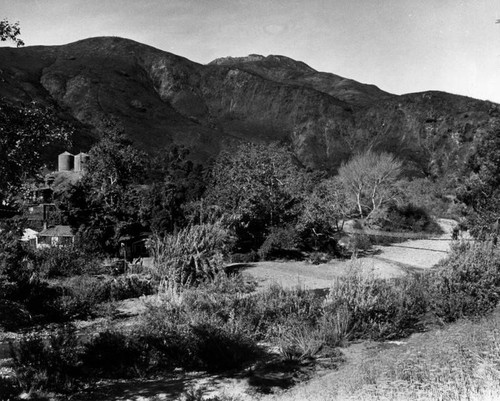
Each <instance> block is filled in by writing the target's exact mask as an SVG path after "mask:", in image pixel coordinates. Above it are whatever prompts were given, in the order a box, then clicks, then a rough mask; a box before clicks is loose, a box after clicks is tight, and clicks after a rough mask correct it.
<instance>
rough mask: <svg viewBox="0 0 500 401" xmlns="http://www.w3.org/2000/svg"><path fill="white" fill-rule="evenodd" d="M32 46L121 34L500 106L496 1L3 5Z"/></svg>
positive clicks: (183, 51) (198, 54)
mask: <svg viewBox="0 0 500 401" xmlns="http://www.w3.org/2000/svg"><path fill="white" fill-rule="evenodd" d="M2 18H7V19H8V20H9V21H11V22H16V21H19V23H20V26H21V32H22V35H21V38H22V39H23V40H24V42H25V43H26V45H27V46H29V45H56V44H65V43H69V42H73V41H76V40H80V39H85V38H88V37H93V36H121V37H125V38H129V39H133V40H136V41H138V42H141V43H145V44H148V45H151V46H154V47H157V48H159V49H162V50H165V51H168V52H172V53H175V54H177V55H180V56H183V57H186V58H188V59H190V60H193V61H196V62H198V63H203V64H205V63H208V62H210V61H211V60H213V59H215V58H218V57H225V56H233V57H236V56H245V55H248V54H262V55H269V54H278V55H285V56H288V57H291V58H293V59H296V60H300V61H303V62H305V63H306V64H308V65H310V66H311V67H313V68H315V69H316V70H318V71H325V72H332V73H334V74H337V75H341V76H343V77H346V78H351V79H355V80H357V81H360V82H363V83H370V84H375V85H377V86H378V87H380V88H381V89H383V90H385V91H388V92H391V93H395V94H403V93H411V92H420V91H426V90H442V91H446V92H450V93H455V94H460V95H466V96H471V97H475V98H478V99H484V100H491V101H494V102H497V103H500V24H496V23H495V21H496V19H500V0H17V1H12V0H0V19H2Z"/></svg>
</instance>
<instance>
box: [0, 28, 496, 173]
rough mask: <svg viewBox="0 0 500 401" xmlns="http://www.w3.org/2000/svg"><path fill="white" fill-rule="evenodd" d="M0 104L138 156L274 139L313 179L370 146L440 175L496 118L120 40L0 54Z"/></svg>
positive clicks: (456, 101)
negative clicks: (106, 134) (30, 109)
mask: <svg viewBox="0 0 500 401" xmlns="http://www.w3.org/2000/svg"><path fill="white" fill-rule="evenodd" d="M0 97H1V98H2V101H5V102H19V101H21V102H27V101H32V100H35V101H38V102H41V103H46V104H51V105H55V106H57V109H58V110H59V113H60V114H61V116H62V117H63V118H66V119H74V120H77V121H78V122H79V124H81V126H82V127H83V128H82V132H83V131H84V130H85V129H87V131H88V132H90V131H91V132H92V135H93V136H94V138H98V137H99V135H100V132H102V131H103V130H104V129H105V126H106V124H105V121H106V120H109V119H110V118H111V119H113V120H114V121H116V122H117V124H118V125H119V127H120V128H121V129H123V131H124V132H125V134H126V135H127V136H128V137H129V138H130V139H131V140H132V141H133V142H134V143H135V144H136V145H137V146H139V147H142V148H144V149H146V150H149V151H157V150H158V149H161V148H163V147H165V146H168V145H171V144H182V145H185V146H188V147H189V148H191V149H192V152H193V157H194V158H196V159H198V160H201V161H206V160H208V159H209V158H211V157H213V156H215V155H216V154H217V153H218V152H219V150H220V149H221V148H222V147H223V146H227V144H228V143H234V141H241V140H243V141H273V140H279V141H285V142H287V143H289V144H290V146H291V147H292V148H293V150H294V152H295V153H296V154H297V156H298V158H299V159H300V160H301V161H302V163H304V164H305V165H307V166H309V167H312V168H326V169H335V168H337V167H338V166H339V165H340V164H341V163H342V162H343V161H344V160H346V159H347V158H348V157H349V156H350V155H352V154H353V152H356V151H359V150H360V149H362V148H366V147H370V148H373V149H378V150H388V151H392V152H394V153H395V154H396V155H398V156H399V157H402V158H403V159H404V160H406V161H408V163H409V164H411V168H412V169H413V170H414V171H415V172H418V174H424V175H428V174H434V173H433V172H432V171H433V167H432V166H433V165H435V164H436V163H438V164H439V163H441V164H443V162H442V161H440V160H438V159H439V158H442V157H443V152H442V149H448V150H450V149H452V150H453V152H455V153H457V155H456V156H453V157H454V158H455V159H454V160H451V159H450V158H448V159H450V160H448V161H446V162H445V163H444V164H445V165H442V166H441V167H440V168H441V169H447V168H449V164H450V163H451V164H457V163H459V162H460V160H461V159H462V158H463V157H465V156H464V155H465V154H466V153H467V148H468V147H470V146H471V141H473V138H474V135H475V132H476V131H478V130H483V129H487V127H488V126H489V125H491V120H492V119H496V118H498V113H499V111H498V110H499V106H498V105H497V104H495V103H492V102H487V101H481V100H477V99H471V98H467V97H462V96H459V95H452V94H448V93H446V92H436V91H430V92H423V93H418V94H406V95H394V94H390V93H388V92H385V91H383V90H381V89H379V88H378V87H376V86H375V85H369V84H362V83H359V82H357V81H354V80H350V79H348V78H344V77H340V76H338V75H335V74H331V73H326V72H318V71H316V70H314V69H313V68H311V67H310V66H308V65H307V64H305V63H303V62H302V61H296V60H293V59H291V58H289V57H286V56H278V55H270V56H262V55H255V54H254V55H250V56H247V57H232V58H219V59H216V60H214V61H212V62H210V63H208V64H205V65H204V64H200V63H196V62H193V61H191V60H189V59H187V58H184V57H182V56H178V55H175V54H173V53H169V52H165V51H162V50H160V49H157V48H154V47H151V46H148V45H143V44H141V43H139V42H135V41H133V40H130V39H123V38H118V37H97V38H89V39H84V40H80V41H77V42H73V43H70V44H67V45H59V46H33V47H24V48H18V49H13V48H0ZM452 134H453V135H455V136H454V137H453V135H452ZM453 138H455V139H453ZM456 138H463V140H461V141H462V142H460V141H459V142H460V143H459V144H458V145H456V142H457V140H456ZM453 144H455V145H453ZM457 146H458V148H459V150H457V149H458V148H457ZM455 148H457V149H455ZM438 170H439V169H438ZM436 171H437V170H436Z"/></svg>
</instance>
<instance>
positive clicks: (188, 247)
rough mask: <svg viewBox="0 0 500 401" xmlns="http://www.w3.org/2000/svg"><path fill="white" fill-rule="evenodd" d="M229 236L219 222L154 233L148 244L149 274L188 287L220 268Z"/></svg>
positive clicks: (213, 274)
mask: <svg viewBox="0 0 500 401" xmlns="http://www.w3.org/2000/svg"><path fill="white" fill-rule="evenodd" d="M230 244H231V237H230V235H229V232H228V230H227V229H225V228H224V227H223V226H222V224H220V223H214V224H199V225H191V226H188V227H186V228H184V229H182V230H180V231H178V232H177V233H174V234H168V235H166V236H163V237H162V236H160V235H154V236H153V238H152V239H151V240H150V241H149V243H148V247H149V249H150V251H151V253H152V255H153V257H154V265H153V268H152V269H151V273H152V275H153V276H154V277H155V278H156V279H157V280H159V281H160V282H161V281H164V280H168V281H173V282H175V283H177V284H179V285H181V286H191V285H196V284H198V283H200V282H201V281H203V280H206V279H207V278H213V277H214V276H215V274H216V273H217V272H219V271H220V270H221V269H222V264H223V260H222V257H223V255H224V254H225V253H226V252H227V250H228V249H229V247H230Z"/></svg>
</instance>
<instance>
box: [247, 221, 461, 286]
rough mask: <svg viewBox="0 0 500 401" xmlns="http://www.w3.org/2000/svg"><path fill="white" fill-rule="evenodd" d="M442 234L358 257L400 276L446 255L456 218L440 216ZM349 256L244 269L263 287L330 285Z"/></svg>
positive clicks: (385, 274)
mask: <svg viewBox="0 0 500 401" xmlns="http://www.w3.org/2000/svg"><path fill="white" fill-rule="evenodd" d="M439 224H440V226H441V228H442V230H443V234H441V235H438V236H436V237H433V238H429V239H417V240H408V241H405V242H401V243H398V244H393V245H386V246H376V247H375V248H374V252H373V253H372V254H371V255H369V256H362V257H359V258H358V263H360V265H361V266H362V268H363V269H365V270H367V271H373V273H374V274H375V275H377V276H378V277H381V278H391V277H398V276H402V275H405V274H407V273H408V272H411V271H421V270H424V269H429V268H431V267H432V266H435V265H436V264H437V263H439V261H440V260H442V259H444V258H445V257H446V256H447V254H448V252H449V250H450V243H451V232H452V229H453V227H454V225H455V224H456V223H455V222H454V221H453V220H446V219H440V220H439ZM350 263H351V261H350V260H333V261H331V262H329V263H324V264H319V265H313V264H310V263H307V262H303V261H300V262H258V263H252V264H249V265H248V266H247V267H246V268H245V269H244V270H243V273H244V274H248V275H250V276H252V277H253V278H255V279H256V280H257V282H258V283H259V286H260V288H266V287H267V286H269V285H272V284H280V285H282V286H284V287H287V288H292V287H295V286H302V287H305V288H308V289H320V288H321V289H323V288H329V287H330V285H331V282H332V280H333V279H334V278H335V277H338V276H341V275H344V274H346V271H347V270H348V269H349V265H350Z"/></svg>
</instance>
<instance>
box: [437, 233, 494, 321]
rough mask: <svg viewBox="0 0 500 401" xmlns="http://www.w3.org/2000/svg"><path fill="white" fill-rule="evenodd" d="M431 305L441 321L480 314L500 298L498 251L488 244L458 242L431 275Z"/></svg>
mask: <svg viewBox="0 0 500 401" xmlns="http://www.w3.org/2000/svg"><path fill="white" fill-rule="evenodd" d="M429 285H430V288H429V300H430V303H431V308H432V310H433V311H435V313H436V314H437V315H438V316H439V317H440V318H441V319H443V320H444V321H448V322H449V321H453V320H456V319H458V318H461V317H464V316H465V317H467V316H482V315H485V314H486V313H488V312H490V311H491V310H493V309H494V308H495V306H496V305H497V304H498V301H499V299H500V254H499V251H498V249H496V248H495V247H494V246H492V245H491V244H489V243H478V244H475V243H458V244H456V245H455V247H454V249H453V251H452V253H451V255H450V256H449V257H448V259H446V260H445V261H444V262H442V263H441V264H440V266H438V267H437V268H436V269H435V271H434V272H432V273H431V274H430V280H429Z"/></svg>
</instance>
